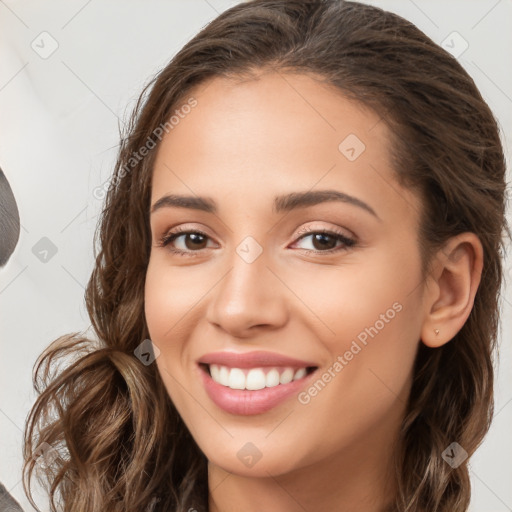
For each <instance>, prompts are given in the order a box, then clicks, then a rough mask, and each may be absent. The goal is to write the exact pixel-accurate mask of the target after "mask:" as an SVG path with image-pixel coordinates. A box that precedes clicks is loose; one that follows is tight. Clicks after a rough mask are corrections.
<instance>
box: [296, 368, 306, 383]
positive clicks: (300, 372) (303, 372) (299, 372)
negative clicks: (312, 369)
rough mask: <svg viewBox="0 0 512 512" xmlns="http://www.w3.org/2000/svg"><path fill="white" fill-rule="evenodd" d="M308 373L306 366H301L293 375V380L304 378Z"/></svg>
mask: <svg viewBox="0 0 512 512" xmlns="http://www.w3.org/2000/svg"><path fill="white" fill-rule="evenodd" d="M305 375H306V368H299V369H298V370H297V371H296V372H295V375H294V376H293V380H299V379H302V377H304V376H305Z"/></svg>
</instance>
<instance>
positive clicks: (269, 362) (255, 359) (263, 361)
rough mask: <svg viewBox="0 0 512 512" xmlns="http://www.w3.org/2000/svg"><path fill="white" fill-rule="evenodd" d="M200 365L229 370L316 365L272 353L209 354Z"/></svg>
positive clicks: (203, 357)
mask: <svg viewBox="0 0 512 512" xmlns="http://www.w3.org/2000/svg"><path fill="white" fill-rule="evenodd" d="M197 362H198V363H201V364H208V365H209V364H219V365H221V366H228V367H230V368H259V367H264V366H286V367H292V368H307V367H311V366H314V367H316V365H315V364H314V363H312V362H311V361H301V360H300V359H294V358H293V357H288V356H285V355H282V354H276V353H274V352H265V351H260V350H258V351H254V352H228V351H222V352H211V353H209V354H205V355H204V356H202V357H201V358H199V359H198V361H197Z"/></svg>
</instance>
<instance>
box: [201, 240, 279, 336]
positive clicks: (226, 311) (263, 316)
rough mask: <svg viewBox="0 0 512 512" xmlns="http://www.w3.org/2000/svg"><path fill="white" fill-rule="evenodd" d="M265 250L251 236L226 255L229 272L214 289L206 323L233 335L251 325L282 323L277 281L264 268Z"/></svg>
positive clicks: (266, 261)
mask: <svg viewBox="0 0 512 512" xmlns="http://www.w3.org/2000/svg"><path fill="white" fill-rule="evenodd" d="M268 254H269V252H268V251H265V250H264V248H263V246H262V245H261V244H260V243H258V242H257V241H256V240H255V239H254V238H253V237H251V236H247V237H245V238H244V239H243V240H242V241H241V242H240V243H239V244H238V246H236V247H235V250H234V251H233V253H232V254H231V255H230V256H229V263H228V264H229V267H230V271H229V272H228V273H227V274H226V275H225V276H224V278H223V279H222V280H221V282H220V283H219V284H218V286H217V287H215V290H216V291H215V292H214V295H213V299H212V301H211V302H210V306H209V312H208V316H209V320H210V321H211V322H213V323H215V324H218V325H219V326H221V327H222V328H224V329H225V330H227V331H232V334H233V335H241V333H242V332H243V331H244V330H247V329H249V328H250V327H252V326H255V325H259V326H261V325H273V326H276V325H278V324H280V323H282V322H283V321H284V320H285V313H286V311H285V307H284V302H283V297H282V295H281V294H280V293H276V291H278V289H279V288H280V284H279V282H278V279H276V277H275V276H274V275H273V273H272V272H271V271H270V270H269V269H268V268H267V266H269V265H270V264H271V262H270V261H269V258H268ZM237 333H238V334H237Z"/></svg>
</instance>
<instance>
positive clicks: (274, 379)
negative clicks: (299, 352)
mask: <svg viewBox="0 0 512 512" xmlns="http://www.w3.org/2000/svg"><path fill="white" fill-rule="evenodd" d="M278 384H279V372H278V371H277V370H276V369H275V368H272V370H270V371H269V372H268V373H267V377H266V379H265V386H266V387H267V388H273V387H274V386H277V385H278Z"/></svg>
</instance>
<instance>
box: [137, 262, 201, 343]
mask: <svg viewBox="0 0 512 512" xmlns="http://www.w3.org/2000/svg"><path fill="white" fill-rule="evenodd" d="M200 277H201V276H199V273H198V272H195V273H194V271H193V267H184V268H182V269H173V268H171V267H169V265H168V264H167V265H166V264H165V261H162V258H161V257H160V256H157V257H153V258H152V259H150V262H149V265H148V269H147V273H146V282H145V290H144V308H145V315H146V322H147V325H148V329H149V332H150V334H151V336H152V339H154V341H157V340H160V341H161V342H163V341H165V340H169V339H170V338H171V337H172V338H173V339H175V338H176V334H177V333H178V332H179V331H180V330H181V329H182V328H183V326H184V325H185V324H186V323H187V320H188V318H189V316H190V314H191V313H193V310H194V307H195V306H197V304H198V302H199V301H200V299H201V297H203V296H204V293H205V286H206V285H207V283H205V280H204V279H201V278H200ZM203 277H204V276H203Z"/></svg>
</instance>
